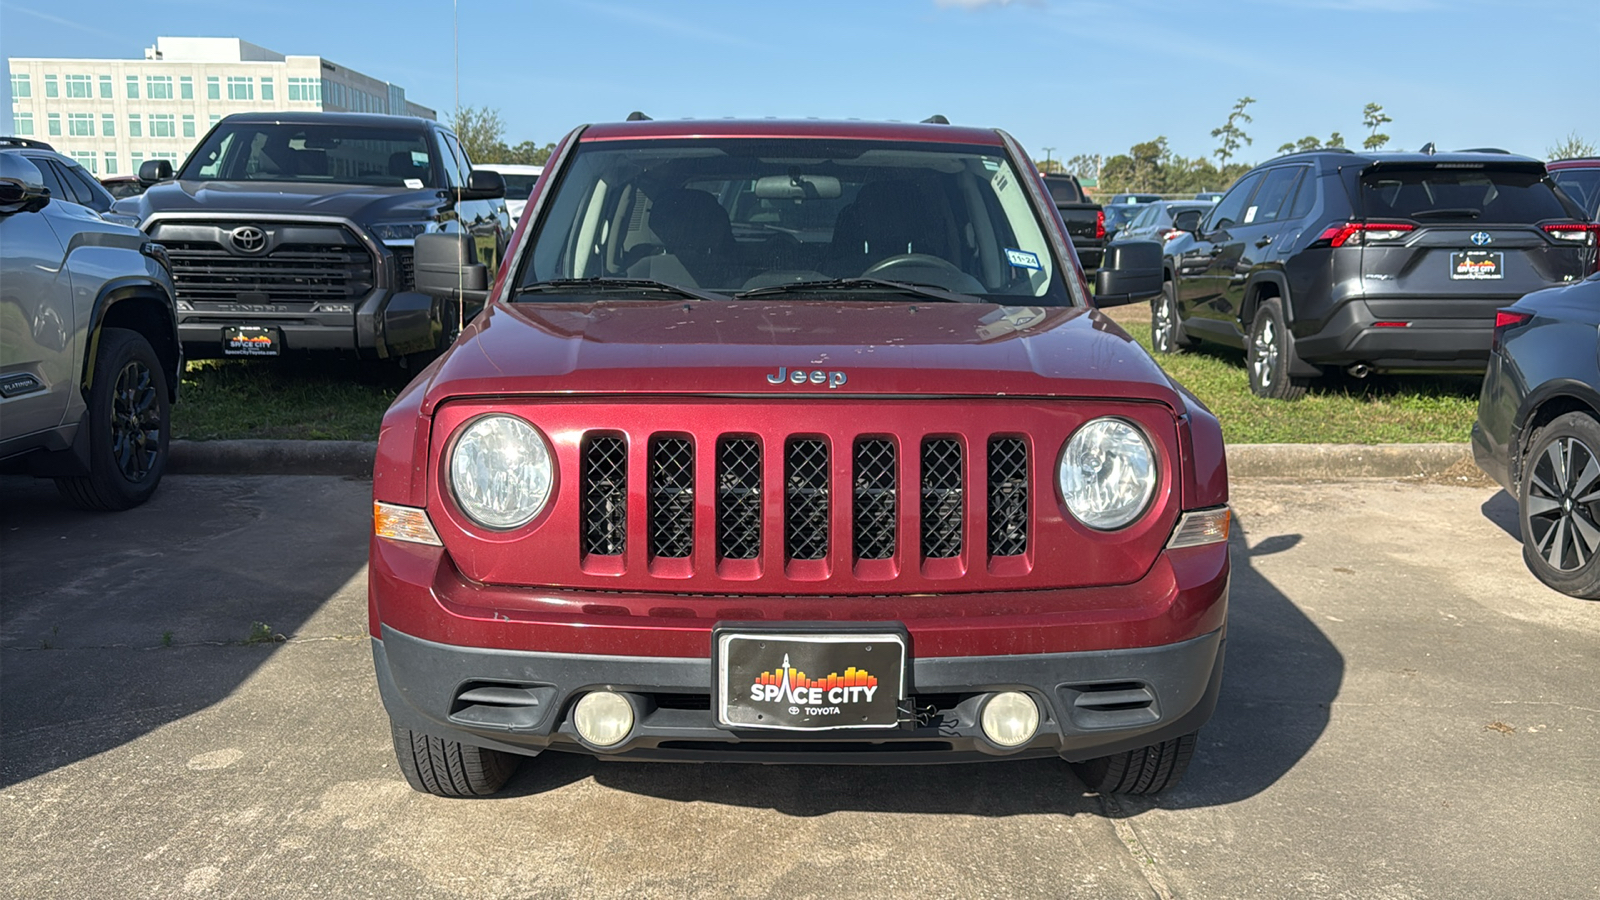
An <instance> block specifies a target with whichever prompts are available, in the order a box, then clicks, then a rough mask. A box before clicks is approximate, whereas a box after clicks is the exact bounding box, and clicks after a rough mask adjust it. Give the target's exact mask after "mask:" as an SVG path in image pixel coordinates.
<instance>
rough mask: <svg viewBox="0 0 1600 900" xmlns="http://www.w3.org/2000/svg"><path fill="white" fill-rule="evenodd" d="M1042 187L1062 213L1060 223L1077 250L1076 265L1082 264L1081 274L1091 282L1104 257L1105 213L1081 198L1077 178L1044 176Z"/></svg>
mask: <svg viewBox="0 0 1600 900" xmlns="http://www.w3.org/2000/svg"><path fill="white" fill-rule="evenodd" d="M1044 183H1045V187H1047V188H1049V190H1050V199H1051V200H1054V201H1055V204H1056V209H1057V210H1058V211H1060V213H1061V221H1062V222H1064V223H1066V226H1067V235H1068V236H1070V237H1071V238H1072V246H1074V247H1076V248H1077V249H1078V262H1080V263H1082V264H1083V271H1084V274H1085V275H1088V276H1089V277H1090V278H1093V277H1094V273H1095V271H1096V270H1098V269H1099V268H1100V261H1101V259H1102V258H1104V256H1105V246H1106V214H1105V210H1103V209H1101V208H1100V204H1098V203H1095V202H1094V201H1092V200H1090V199H1089V198H1088V197H1086V196H1084V193H1083V185H1080V184H1079V183H1078V176H1076V175H1046V176H1044Z"/></svg>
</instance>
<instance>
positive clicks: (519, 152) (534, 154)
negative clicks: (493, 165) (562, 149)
mask: <svg viewBox="0 0 1600 900" xmlns="http://www.w3.org/2000/svg"><path fill="white" fill-rule="evenodd" d="M500 146H501V147H505V145H504V144H501V145H500ZM554 152H556V145H555V144H545V145H544V146H542V147H541V146H538V145H536V144H535V143H534V142H533V141H523V142H522V143H520V144H518V145H516V146H515V147H511V148H509V149H508V150H507V151H506V158H505V159H496V160H491V162H504V163H517V164H519V165H524V166H542V165H544V164H545V163H548V162H549V161H550V154H552V153H554Z"/></svg>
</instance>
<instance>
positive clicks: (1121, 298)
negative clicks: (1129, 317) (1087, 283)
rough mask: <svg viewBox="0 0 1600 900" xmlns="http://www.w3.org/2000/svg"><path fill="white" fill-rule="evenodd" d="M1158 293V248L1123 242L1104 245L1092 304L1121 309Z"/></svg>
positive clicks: (1152, 244) (1159, 277) (1095, 280)
mask: <svg viewBox="0 0 1600 900" xmlns="http://www.w3.org/2000/svg"><path fill="white" fill-rule="evenodd" d="M1160 293H1161V245H1160V244H1158V243H1156V242H1155V241H1122V242H1119V243H1115V244H1108V245H1106V258H1105V261H1104V262H1103V263H1101V265H1100V271H1098V272H1096V273H1095V276H1094V305H1095V306H1098V307H1106V306H1122V305H1124V304H1128V303H1138V302H1139V301H1141V300H1149V299H1150V298H1152V297H1155V296H1157V295H1159V294H1160Z"/></svg>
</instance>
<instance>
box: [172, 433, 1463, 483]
mask: <svg viewBox="0 0 1600 900" xmlns="http://www.w3.org/2000/svg"><path fill="white" fill-rule="evenodd" d="M377 448H378V445H377V444H376V443H371V442H368V441H173V442H172V456H171V458H170V459H169V460H168V463H167V471H168V472H171V473H174V474H180V475H349V476H355V477H362V478H366V477H371V475H372V459H373V456H375V455H376V453H377ZM1463 462H1465V463H1471V462H1472V448H1471V447H1470V446H1469V445H1467V444H1232V445H1229V447H1228V473H1229V474H1230V475H1232V476H1234V477H1236V478H1306V479H1333V478H1404V477H1408V476H1413V475H1438V474H1440V473H1442V472H1444V471H1445V470H1447V469H1449V468H1450V467H1452V466H1455V465H1459V464H1461V463H1463Z"/></svg>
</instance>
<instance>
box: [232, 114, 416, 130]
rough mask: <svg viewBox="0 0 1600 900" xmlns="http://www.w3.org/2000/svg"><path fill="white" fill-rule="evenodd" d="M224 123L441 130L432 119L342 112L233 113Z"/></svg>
mask: <svg viewBox="0 0 1600 900" xmlns="http://www.w3.org/2000/svg"><path fill="white" fill-rule="evenodd" d="M222 121H224V122H254V123H263V124H269V125H380V126H381V125H387V126H389V127H391V128H396V127H399V128H443V127H444V126H442V125H440V124H439V123H438V122H435V121H434V120H433V119H424V118H422V117H420V116H388V115H383V114H380V113H344V112H290V111H280V112H251V113H234V114H232V115H230V116H227V117H226V118H224V119H223V120H222Z"/></svg>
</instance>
